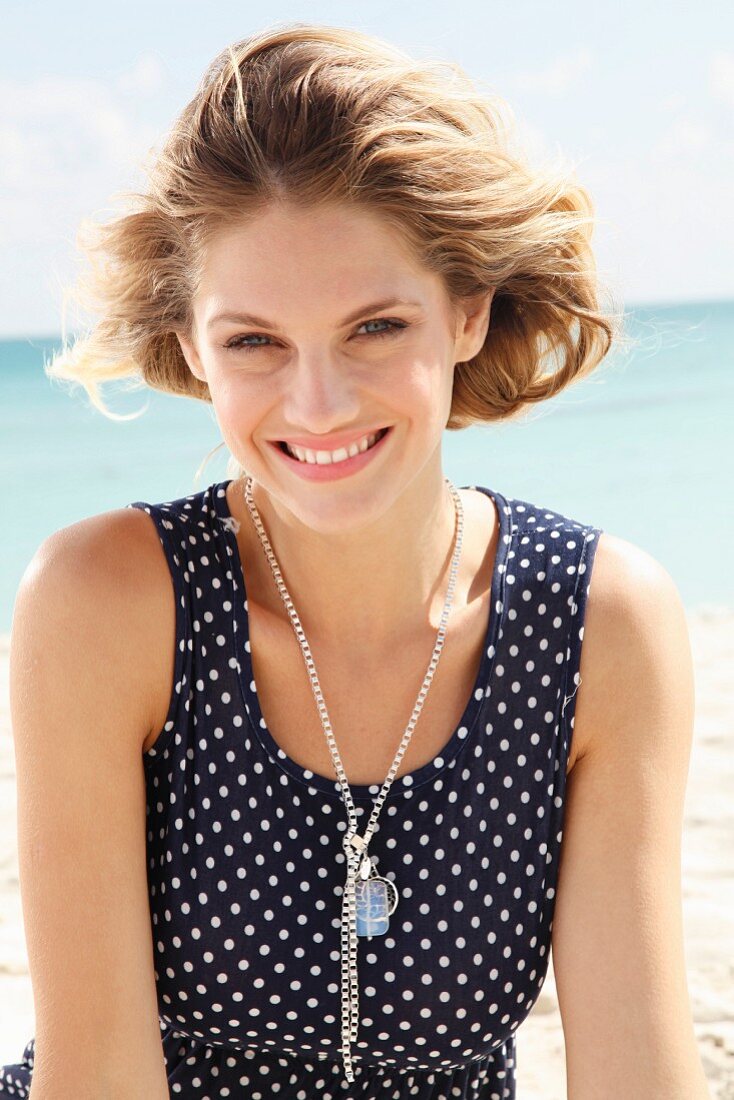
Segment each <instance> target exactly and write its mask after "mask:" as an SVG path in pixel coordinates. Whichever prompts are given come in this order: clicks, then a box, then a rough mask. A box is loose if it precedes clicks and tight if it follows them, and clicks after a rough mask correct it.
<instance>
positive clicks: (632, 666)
mask: <svg viewBox="0 0 734 1100" xmlns="http://www.w3.org/2000/svg"><path fill="white" fill-rule="evenodd" d="M583 638H584V640H583V647H582V651H581V665H580V669H579V672H580V681H581V683H583V689H582V690H581V691H580V692H579V701H578V706H577V711H576V722H575V726H574V740H575V742H576V749H577V752H576V755H577V757H579V758H580V757H581V756H583V755H584V753H585V752H587V751H589V749H590V748H591V747H592V746H593V745H595V744H596V743H597V742H598V741H599V740H601V739H606V737H607V733H606V731H607V730H608V728H609V726H610V724H612V725H615V726H616V728H621V726H622V725H623V724H624V722H625V721H626V716H627V715H628V714H629V713H630V712H632V711H634V709H635V707H637V708H638V709H640V710H641V709H642V708H644V707H649V706H650V705H654V704H653V700H652V698H651V697H653V696H655V695H656V693H657V694H658V695H664V694H665V693H666V692H667V693H668V694H670V692H671V691H673V692H674V693H675V695H676V697H677V698H678V700H679V702H680V701H682V702H683V703H685V704H686V705H688V706H690V705H692V694H693V687H692V680H691V654H690V644H689V635H688V625H687V619H686V613H685V608H684V606H683V603H682V600H681V597H680V593H679V591H678V588H677V586H676V584H675V582H674V580H673V578H672V577H671V575H670V573H669V572H668V570H667V569H666V568H665V567H664V566H663V565H662V564H661V563H660V562H659V561H658V560H657V559H656V558H654V557H653V556H652V555H651V554H648V553H647V552H646V551H645V550H643V549H642V548H640V547H638V546H636V545H634V544H633V543H631V542H628V541H627V540H626V539H622V538H620V537H618V536H616V535H612V534H609V533H607V532H605V531H604V532H601V533H600V535H599V536H598V539H597V546H596V549H595V558H594V566H593V574H592V577H591V580H590V584H589V595H588V601H587V606H586V612H585V619H584V635H583ZM681 697H682V698H681ZM661 702H662V699H658V703H661Z"/></svg>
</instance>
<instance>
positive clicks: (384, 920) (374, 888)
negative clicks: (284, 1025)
mask: <svg viewBox="0 0 734 1100" xmlns="http://www.w3.org/2000/svg"><path fill="white" fill-rule="evenodd" d="M444 481H445V482H446V485H447V486H448V488H449V490H450V491H451V494H452V496H453V499H454V507H455V512H456V534H455V546H454V553H453V557H452V559H451V568H450V571H449V583H448V588H447V590H446V601H445V603H444V608H443V612H442V614H441V621H440V624H439V627H438V634H437V636H436V644H435V646H434V649H433V655H432V656H431V660H430V663H429V665H428V671H427V672H426V676H425V679H424V681H423V684H422V686H421V689H420V691H419V693H418V698H417V700H416V704H415V707H414V709H413V713H412V715H411V717H410V721H409V722H408V725H407V727H406V730H405V733H404V734H403V738H402V741H401V742H400V745H399V747H398V751H397V754H396V756H395V759H394V760H393V762H392V766H391V767H390V770H389V772H388V774H387V778H386V779H385V782H384V784H383V787H382V790H381V791H380V793H379V795H378V796H377V800H376V801H375V804H374V807H373V809H372V814H371V816H370V820H369V823H368V825H367V828H366V830H365V832H364V836H360V835H359V833H358V828H357V813H356V810H355V808H354V802H353V800H352V792H351V790H350V789H349V783H348V781H347V777H346V774H345V772H344V767H343V765H342V761H341V757H340V756H339V750H338V749H337V746H336V741H335V740H334V735H333V732H332V728H331V722H330V721H329V715H328V712H327V710H326V704H325V703H324V697H323V695H322V693H321V686H320V684H319V679H318V676H317V675H316V666H315V664H314V660H313V657H312V656H311V650H310V647H309V644H308V642H307V641H306V635H305V634H304V632H303V627H302V626H301V621H300V619H299V618H298V614H297V612H296V609H295V607H294V605H293V601H292V600H291V598H290V595H289V594H288V589H287V588H286V586H285V583H284V581H283V577H282V574H281V572H280V568H279V566H278V562H277V560H276V557H275V554H274V553H273V549H272V547H271V545H270V542H269V540H268V536H267V535H266V533H265V528H264V527H263V524H262V521H261V519H260V514H259V512H258V510H257V507H256V505H255V501H254V500H253V497H252V485H253V479H252V477H248V478H247V479H246V481H245V485H244V496H245V502H246V504H247V507H248V509H249V512H250V515H251V517H252V521H253V523H254V525H255V529H256V531H257V533H258V535H259V537H260V542H261V544H262V547H263V550H264V552H265V556H266V558H267V559H268V562H269V563H270V568H271V570H272V572H273V576H274V578H275V582H276V584H277V586H278V591H279V592H280V595H281V598H282V600H283V603H284V604H285V606H286V609H287V611H288V615H289V616H290V620H291V623H292V624H293V629H294V630H295V633H296V637H297V638H298V642H299V644H300V646H301V651H302V653H303V658H304V661H305V663H306V669H307V671H308V675H309V678H310V681H311V688H312V690H313V694H314V697H315V699H316V705H317V707H318V710H319V715H320V717H321V724H322V726H323V728H324V733H325V734H326V741H327V744H328V746H329V750H330V752H331V758H332V761H333V763H334V769H335V771H336V774H337V778H338V781H339V786H340V788H341V792H342V798H343V800H344V804H345V806H346V810H347V816H348V819H349V827H348V829H347V831H346V833H345V835H344V837H343V841H342V844H343V848H344V852H345V855H346V863H347V881H346V885H345V887H344V892H343V895H342V919H341V997H342V1002H341V1007H342V1017H341V1019H342V1032H341V1034H342V1045H341V1048H340V1051H341V1054H342V1057H343V1061H344V1070H345V1074H346V1077H347V1080H348V1081H349V1082H352V1081H354V1068H353V1065H352V1052H351V1048H352V1046H353V1045H355V1044H356V1042H357V1029H358V1026H359V981H358V975H357V937H360V936H380V935H384V934H385V933H386V932H387V931H388V930H389V927H390V917H391V916H392V914H393V913H394V912H395V909H396V908H397V904H398V900H399V895H398V889H397V886H396V885H395V883H394V882H392V881H391V880H390V879H387V878H383V877H382V876H380V875H379V874H378V873H377V869H376V868H375V865H374V863H373V862H372V859H371V858H370V856H369V854H368V851H367V848H368V845H369V842H370V840H371V838H372V834H373V833H374V831H375V829H376V827H377V818H378V817H379V814H380V811H381V809H382V807H383V804H384V802H385V799H386V798H387V794H388V791H389V790H390V787H391V786H392V783H393V780H394V778H395V774H396V772H397V770H398V768H399V766H400V761H401V760H402V759H403V756H404V754H405V751H406V749H407V747H408V744H409V742H410V738H411V736H412V734H413V730H414V729H415V725H416V722H417V721H418V717H419V715H420V712H421V710H422V709H423V704H424V702H425V699H426V695H427V694H428V689H429V687H430V686H431V681H432V680H433V675H434V673H435V671H436V667H437V665H438V659H439V657H440V655H441V650H442V649H443V643H444V638H445V636H446V623H447V622H448V617H449V611H450V608H451V604H452V602H453V598H454V589H455V587H456V574H457V570H458V565H459V558H460V556H461V546H462V542H463V537H464V509H463V506H462V502H461V497H460V495H459V492H458V490H457V489H456V487H455V486H454V485H453V484H452V482H451V481H449V479H448V478H446V477H445V478H444Z"/></svg>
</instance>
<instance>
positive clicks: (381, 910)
mask: <svg viewBox="0 0 734 1100" xmlns="http://www.w3.org/2000/svg"><path fill="white" fill-rule="evenodd" d="M354 892H355V901H356V910H357V935H358V936H384V935H385V933H386V932H387V931H389V928H390V917H391V915H392V914H393V913H394V912H395V909H396V908H397V904H398V891H397V888H396V886H395V884H394V883H392V882H390V880H389V879H385V878H380V877H379V876H375V877H374V878H367V879H357V882H356V883H355V888H354Z"/></svg>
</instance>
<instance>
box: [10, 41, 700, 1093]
mask: <svg viewBox="0 0 734 1100" xmlns="http://www.w3.org/2000/svg"><path fill="white" fill-rule="evenodd" d="M510 137H511V135H510V134H509V131H508V127H507V126H506V123H505V121H504V120H503V116H502V103H501V102H500V101H493V100H491V99H488V98H486V97H482V96H480V95H479V94H478V93H477V92H476V91H475V89H474V87H473V86H472V84H471V83H470V81H469V80H468V79H467V78H466V77H465V76H464V74H463V73H462V72H461V71H460V70H459V69H458V68H457V67H455V66H450V65H446V64H441V63H437V62H416V61H414V60H412V59H411V58H409V57H407V56H406V55H404V54H403V53H402V52H400V51H398V50H395V49H393V48H392V47H390V46H388V45H386V44H385V43H383V42H380V41H378V40H375V39H373V38H371V37H368V36H365V35H363V34H359V33H356V32H354V31H344V30H340V29H337V28H334V27H326V28H325V27H314V26H308V25H302V24H297V25H295V26H290V27H287V28H285V29H282V28H280V29H276V30H269V31H267V32H264V33H262V34H260V35H258V36H255V37H254V38H250V39H247V40H246V41H244V42H240V43H238V44H236V45H235V46H234V47H232V48H231V49H230V50H227V51H225V52H224V53H223V54H222V55H221V56H220V57H218V58H217V59H216V60H215V62H214V63H213V64H212V66H211V67H210V69H209V70H208V71H207V74H206V76H205V78H204V80H203V81H202V83H201V85H200V87H199V89H198V91H197V93H196V95H195V97H194V99H193V100H192V101H191V103H190V104H189V105H188V106H187V107H186V108H185V110H184V111H183V113H182V115H181V117H180V119H179V120H178V122H177V124H176V126H175V127H174V129H173V130H172V132H171V134H170V135H169V136H168V139H167V143H166V145H165V148H164V149H163V151H162V152H161V153H160V155H159V156H158V158H157V160H156V163H155V164H154V166H153V169H152V171H151V183H150V189H149V191H148V193H147V194H145V195H139V196H137V197H136V205H135V206H134V208H132V209H130V210H129V211H127V212H126V213H125V214H124V215H123V216H120V217H119V218H117V219H116V220H115V221H113V222H111V223H109V224H108V225H107V226H106V227H105V228H104V229H102V230H101V235H100V240H99V241H98V243H97V247H98V248H99V249H100V251H101V255H102V262H101V263H98V264H97V265H96V266H95V268H94V274H95V279H96V282H95V284H94V289H95V290H96V292H97V294H98V300H99V303H100V305H101V313H100V320H99V323H98V325H97V327H96V328H95V329H93V331H91V332H90V333H88V334H87V336H86V338H84V339H81V338H80V339H79V340H78V341H77V342H76V344H75V345H74V347H73V348H67V349H66V350H65V351H64V353H63V354H62V355H61V356H60V358H59V359H58V361H57V362H56V364H55V366H54V367H53V373H55V374H56V376H59V377H67V378H75V379H77V380H79V381H81V382H82V383H83V384H84V385H85V386H86V387H87V388H88V390H89V392H90V393H91V394H92V396H93V397H94V398H95V400H97V401H98V400H99V399H98V398H97V396H96V389H95V387H96V384H97V383H98V382H99V381H101V380H104V379H106V378H113V377H121V376H123V375H126V374H137V375H138V376H139V377H140V378H142V380H143V381H144V383H145V384H146V385H148V386H151V387H154V388H157V389H161V390H164V391H166V392H168V393H175V394H183V395H186V396H189V397H193V398H197V399H199V400H204V401H207V402H211V405H212V406H213V409H214V412H215V414H216V417H217V420H218V423H219V426H220V428H221V432H222V436H223V440H224V442H225V443H226V445H227V447H228V448H229V451H230V452H231V457H232V462H233V464H234V465H233V466H232V468H231V469H228V474H230V473H231V474H233V475H236V476H231V477H229V476H228V477H227V479H226V480H225V481H223V482H217V483H214V484H212V485H209V486H208V487H207V488H206V489H204V490H203V491H201V492H197V493H193V494H191V495H190V496H186V497H184V498H181V499H178V500H170V501H166V502H162V503H158V504H149V503H147V502H145V501H135V502H134V503H133V504H131V505H129V506H128V507H127V508H123V509H118V510H115V511H111V512H108V513H105V514H104V515H100V516H96V517H93V518H91V519H87V520H84V521H82V522H80V523H76V524H73V525H72V526H71V527H68V528H65V529H64V530H63V531H60V532H58V533H57V534H55V535H54V536H53V537H51V538H50V539H48V540H47V541H46V542H44V544H43V545H42V547H41V548H40V549H39V551H38V552H37V554H36V555H35V557H34V559H33V561H32V563H31V565H30V566H29V568H28V570H27V572H26V574H25V575H24V578H23V581H22V584H21V588H20V591H19V593H18V598H17V602H16V608H15V617H14V623H13V632H12V655H11V670H12V674H11V705H12V717H13V728H14V735H15V740H16V750H17V753H16V755H17V766H18V793H19V843H20V859H21V876H22V891H23V905H24V913H25V922H26V932H27V942H28V951H29V958H30V964H31V975H32V980H33V988H34V998H35V1006H36V1034H35V1038H34V1039H32V1040H30V1042H29V1043H28V1046H27V1048H26V1050H25V1052H24V1057H23V1061H22V1062H21V1063H19V1064H17V1065H14V1066H6V1067H5V1068H4V1070H3V1071H2V1072H1V1073H0V1094H5V1095H13V1096H26V1097H27V1096H29V1095H30V1096H31V1097H32V1098H33V1100H52V1098H53V1100H55V1098H57V1097H72V1096H73V1097H75V1098H77V1100H81V1098H87V1097H89V1098H92V1097H94V1098H95V1100H100V1098H104V1100H113V1098H114V1100H118V1098H119V1100H122V1098H125V1100H128V1098H131V1100H132V1098H133V1097H134V1098H136V1100H137V1098H145V1100H159V1098H163V1097H164V1096H168V1095H172V1096H174V1095H175V1096H179V1097H185V1098H191V1100H194V1098H196V1100H206V1098H209V1100H213V1098H214V1097H253V1098H258V1097H259V1098H266V1097H271V1096H275V1095H277V1096H279V1097H280V1098H282V1100H285V1098H292V1100H295V1098H297V1097H299V1098H301V1097H308V1098H310V1097H325V1098H332V1100H335V1098H336V1097H340V1098H341V1097H345V1096H349V1097H360V1098H362V1100H369V1098H371V1097H385V1098H388V1097H394V1098H403V1097H406V1098H407V1097H419V1098H421V1100H429V1098H430V1100H439V1098H441V1100H448V1098H449V1097H456V1096H461V1097H464V1098H466V1100H480V1098H481V1100H508V1098H514V1097H515V1081H516V1076H515V1073H516V1070H515V1067H516V1061H515V1055H516V1032H517V1029H518V1028H519V1027H520V1025H521V1024H522V1022H523V1021H524V1020H525V1019H526V1017H527V1016H528V1014H529V1012H530V1011H531V1009H532V1007H533V1005H534V1003H535V1002H536V1000H537V997H538V994H539V991H540V989H541V987H542V985H543V981H544V978H545V975H546V972H547V967H548V958H549V951H550V949H551V946H552V948H553V954H554V971H555V977H556V983H557V989H558V995H559V1001H560V1008H561V1014H562V1021H563V1029H564V1036H565V1043H566V1062H567V1077H568V1095H569V1097H572V1098H573V1100H588V1098H590V1097H592V1096H593V1097H595V1098H598V1100H602V1098H609V1100H611V1098H615V1100H616V1098H618V1097H621V1096H624V1097H630V1098H632V1097H635V1098H642V1097H644V1098H645V1100H702V1098H703V1097H706V1096H707V1095H708V1093H707V1089H706V1084H705V1080H704V1075H703V1071H702V1067H701V1063H700V1060H699V1057H698V1053H697V1048H696V1042H695V1035H694V1032H693V1028H692V1022H691V1012H690V1005H689V998H688V992H687V983H686V975H685V966H684V953H683V943H682V922H681V886H680V863H679V856H680V839H681V821H682V807H683V797H684V791H685V782H686V774H687V766H688V757H689V750H690V743H691V729H692V713H693V688H692V672H691V659H690V653H689V646H688V638H687V633H686V626H685V618H684V613H683V609H682V606H681V601H680V599H679V596H678V593H677V590H676V588H675V586H674V584H673V582H672V580H671V578H670V576H669V575H668V574H667V572H666V571H665V570H664V569H663V568H662V566H661V565H660V564H658V563H657V562H656V561H655V560H653V559H652V558H650V557H649V556H648V555H647V554H646V553H644V552H643V551H642V550H640V549H638V548H636V547H635V546H633V545H630V544H629V543H627V542H625V541H624V540H622V539H619V538H616V537H615V536H613V535H611V534H608V533H604V534H602V533H601V531H600V529H599V528H598V527H595V526H594V525H593V524H591V523H588V522H581V521H578V520H576V519H572V518H569V517H567V516H563V515H561V514H559V513H557V512H555V511H553V510H551V509H549V508H546V507H542V506H541V505H539V504H537V503H532V502H530V501H523V500H517V499H515V498H512V497H510V496H507V495H504V494H502V493H501V492H500V491H499V490H497V489H490V488H487V487H485V486H483V485H482V484H481V481H482V480H483V478H484V472H483V471H481V470H478V471H477V481H478V484H476V485H468V486H462V487H459V488H457V487H456V486H454V485H453V484H452V483H451V482H450V481H449V480H448V479H447V478H446V477H445V476H444V474H443V472H442V454H441V445H442V437H443V432H444V429H446V428H448V429H449V430H457V429H460V428H462V427H466V426H468V425H470V424H477V423H483V422H484V423H488V422H497V421H501V420H503V419H505V418H508V417H513V416H518V415H521V414H522V413H523V411H524V410H526V409H528V408H530V407H532V405H533V404H534V403H535V402H539V401H542V400H544V399H545V398H548V397H550V396H552V395H553V394H556V393H558V392H559V390H561V389H562V388H563V387H564V386H567V385H568V384H570V383H571V382H573V380H574V379H576V378H578V377H580V376H582V375H584V374H586V373H588V372H589V371H590V370H591V369H593V367H594V366H596V365H597V364H598V363H599V362H600V361H601V359H602V358H603V357H604V355H605V354H606V352H607V351H608V350H609V347H610V345H611V343H612V341H613V337H614V324H613V318H612V316H611V315H609V314H606V315H605V314H604V313H603V312H602V310H601V309H600V307H599V301H598V288H597V284H596V278H595V272H594V262H593V255H592V252H591V249H590V236H591V231H592V226H593V216H592V207H591V204H590V202H589V200H588V197H587V195H586V193H585V192H584V190H583V189H582V188H581V187H580V186H579V185H578V184H577V183H575V182H573V180H572V179H570V178H568V177H566V176H564V175H563V173H560V172H559V171H558V170H556V169H553V170H550V169H548V168H543V169H540V168H532V167H530V165H529V164H528V163H527V162H526V160H525V159H524V158H523V157H522V155H521V154H520V153H519V152H518V151H513V149H512V147H511V142H510ZM558 445H559V447H562V446H564V445H565V446H573V440H572V439H567V440H564V439H560V438H559V441H558ZM610 461H612V462H613V455H612V456H610ZM592 567H593V592H592V586H591V584H590V581H591V577H592ZM582 641H583V643H584V644H583V647H582ZM579 689H581V690H579ZM562 839H563V842H562Z"/></svg>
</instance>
